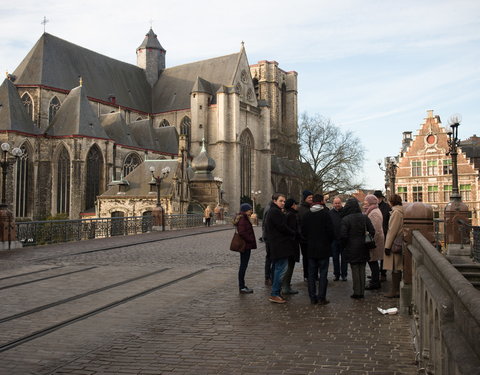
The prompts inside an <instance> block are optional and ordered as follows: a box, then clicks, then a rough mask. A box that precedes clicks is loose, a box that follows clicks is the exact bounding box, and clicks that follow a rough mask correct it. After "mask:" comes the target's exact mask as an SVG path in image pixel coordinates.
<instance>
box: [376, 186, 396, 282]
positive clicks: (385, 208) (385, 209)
mask: <svg viewBox="0 0 480 375" xmlns="http://www.w3.org/2000/svg"><path fill="white" fill-rule="evenodd" d="M373 195H375V196H376V197H377V199H378V202H379V203H378V208H379V209H380V212H381V213H382V216H383V226H382V227H383V236H384V238H387V232H388V221H389V220H390V212H391V211H392V207H390V205H389V204H388V203H387V202H385V197H384V196H383V194H382V192H381V191H380V190H375V191H374V192H373ZM380 281H387V271H386V270H385V269H384V268H383V259H382V260H381V261H380Z"/></svg>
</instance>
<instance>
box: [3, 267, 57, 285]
mask: <svg viewBox="0 0 480 375" xmlns="http://www.w3.org/2000/svg"><path fill="white" fill-rule="evenodd" d="M62 267H65V266H55V267H50V268H44V269H43V270H38V271H31V272H25V273H18V274H16V275H12V276H6V277H0V281H3V280H9V279H14V278H16V277H22V276H28V275H33V274H36V273H41V272H46V271H51V270H55V269H57V268H62Z"/></svg>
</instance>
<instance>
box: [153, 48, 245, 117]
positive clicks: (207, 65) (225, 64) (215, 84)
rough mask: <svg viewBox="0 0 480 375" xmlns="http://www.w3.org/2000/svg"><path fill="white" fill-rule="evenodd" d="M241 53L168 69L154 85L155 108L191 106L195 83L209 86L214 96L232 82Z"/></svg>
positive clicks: (201, 87) (159, 110) (160, 109)
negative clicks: (191, 95) (199, 79)
mask: <svg viewBox="0 0 480 375" xmlns="http://www.w3.org/2000/svg"><path fill="white" fill-rule="evenodd" d="M240 54H241V52H238V53H234V54H231V55H226V56H221V57H216V58H213V59H208V60H202V61H197V62H194V63H190V64H185V65H179V66H176V67H173V68H167V69H165V70H164V71H163V72H162V73H161V75H160V78H159V80H158V81H157V83H156V84H155V86H154V87H153V109H152V112H153V113H159V112H168V111H174V110H179V109H186V108H190V93H191V92H192V91H193V89H194V87H197V88H200V89H201V90H202V91H203V92H205V91H204V90H207V91H208V90H210V92H209V93H210V94H211V95H212V96H213V98H212V99H213V100H215V93H216V92H217V90H218V89H220V88H221V86H222V85H225V86H232V85H233V83H234V82H233V80H234V76H235V72H236V68H237V66H238V62H239V59H240ZM199 77H200V78H201V82H200V86H199V83H198V78H199ZM207 82H208V85H207ZM208 86H209V87H208Z"/></svg>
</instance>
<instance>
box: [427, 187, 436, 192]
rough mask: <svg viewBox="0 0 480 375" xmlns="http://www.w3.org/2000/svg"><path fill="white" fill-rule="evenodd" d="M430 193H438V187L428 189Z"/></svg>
mask: <svg viewBox="0 0 480 375" xmlns="http://www.w3.org/2000/svg"><path fill="white" fill-rule="evenodd" d="M428 191H429V192H432V191H438V186H429V187H428Z"/></svg>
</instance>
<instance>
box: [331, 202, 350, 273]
mask: <svg viewBox="0 0 480 375" xmlns="http://www.w3.org/2000/svg"><path fill="white" fill-rule="evenodd" d="M342 211H343V206H342V200H341V199H340V197H335V198H333V208H332V209H331V210H330V211H329V212H328V213H329V214H330V218H331V219H332V224H333V230H334V232H335V239H334V240H333V241H332V259H333V275H334V277H335V278H334V279H333V280H334V281H338V280H340V277H342V280H343V281H347V273H348V263H347V261H346V260H345V256H344V255H343V246H342V242H341V240H340V227H341V226H342Z"/></svg>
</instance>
